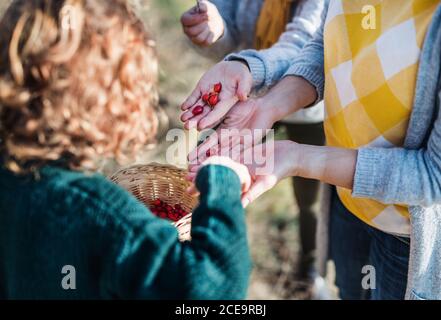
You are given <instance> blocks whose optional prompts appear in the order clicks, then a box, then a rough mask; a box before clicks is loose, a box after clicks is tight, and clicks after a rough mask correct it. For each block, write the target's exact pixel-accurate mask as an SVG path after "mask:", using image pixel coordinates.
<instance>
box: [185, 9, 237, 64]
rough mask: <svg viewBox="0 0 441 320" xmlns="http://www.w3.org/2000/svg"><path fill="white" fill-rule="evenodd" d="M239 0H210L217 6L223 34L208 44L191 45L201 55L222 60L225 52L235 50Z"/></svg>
mask: <svg viewBox="0 0 441 320" xmlns="http://www.w3.org/2000/svg"><path fill="white" fill-rule="evenodd" d="M239 1H240V0H210V1H209V2H211V3H212V4H214V5H215V6H216V8H217V11H218V13H219V14H220V15H221V17H222V19H223V28H224V30H223V34H222V36H221V37H220V38H219V39H218V40H216V42H215V43H213V44H210V45H204V46H201V45H196V44H194V43H191V45H192V47H193V48H194V49H195V50H196V51H197V52H198V53H199V54H201V55H202V56H204V57H207V58H209V59H211V60H213V61H219V60H222V59H223V58H224V57H225V56H226V55H227V54H229V53H231V52H232V51H234V50H236V49H237V47H238V45H239V31H238V28H237V25H236V12H237V8H238V5H239Z"/></svg>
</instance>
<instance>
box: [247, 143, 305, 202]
mask: <svg viewBox="0 0 441 320" xmlns="http://www.w3.org/2000/svg"><path fill="white" fill-rule="evenodd" d="M245 153H246V152H245ZM249 154H252V155H253V158H252V159H251V161H250V159H246V158H245V159H242V162H243V163H244V164H245V165H246V166H247V167H248V170H249V172H250V173H251V177H252V183H251V186H250V188H249V190H248V191H247V192H245V193H244V194H243V195H242V204H243V206H244V207H245V208H246V207H247V206H248V205H249V204H250V203H252V202H253V201H255V200H256V199H257V198H258V197H260V196H261V195H262V194H264V193H265V192H267V191H269V190H270V189H272V188H274V187H275V186H276V185H277V184H278V183H279V182H280V181H281V180H283V179H285V178H288V177H292V176H297V175H298V171H299V167H300V161H301V159H300V157H301V145H299V144H297V143H295V142H292V141H276V142H275V143H274V144H263V145H257V146H254V147H253V148H252V152H250V153H249ZM261 154H263V155H264V159H265V164H264V165H262V163H261V158H262V155H261ZM256 159H259V161H255V160H256Z"/></svg>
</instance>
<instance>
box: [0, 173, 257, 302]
mask: <svg viewBox="0 0 441 320" xmlns="http://www.w3.org/2000/svg"><path fill="white" fill-rule="evenodd" d="M39 176H40V177H39V178H38V179H36V178H34V177H30V176H27V177H23V176H21V177H18V176H15V175H13V174H12V173H10V172H8V171H6V170H0V299H1V298H3V299H242V298H245V296H246V290H247V286H248V279H249V273H250V270H251V262H250V257H249V252H248V245H247V238H246V228H245V219H244V212H243V208H242V206H241V203H240V182H239V179H238V177H237V176H236V174H235V173H234V172H233V171H231V170H230V169H228V168H226V167H222V166H208V167H205V168H203V169H202V170H201V172H200V173H199V175H198V178H197V182H196V184H197V186H198V189H199V190H200V191H201V197H200V205H199V207H198V208H197V209H196V210H195V211H194V216H193V229H192V237H193V240H192V241H191V242H187V243H180V242H179V241H178V236H177V232H176V230H175V228H174V227H173V226H171V225H170V223H169V222H167V221H165V220H161V219H158V218H156V217H154V216H153V215H152V214H151V213H150V211H149V210H148V209H147V208H146V207H144V206H143V205H142V204H141V203H140V202H138V201H137V200H136V199H135V198H134V197H133V196H131V195H130V194H129V193H127V192H126V191H124V190H122V189H121V188H119V187H118V186H116V185H114V184H113V183H111V182H109V181H108V180H106V179H105V178H104V177H102V176H100V175H85V174H83V173H77V172H72V171H65V170H62V169H56V168H45V169H43V170H41V172H40V175H39ZM66 266H67V267H66Z"/></svg>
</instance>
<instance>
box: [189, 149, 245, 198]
mask: <svg viewBox="0 0 441 320" xmlns="http://www.w3.org/2000/svg"><path fill="white" fill-rule="evenodd" d="M208 165H221V166H224V167H227V168H230V169H231V170H233V171H234V172H235V173H236V174H237V176H238V177H239V179H240V182H241V186H242V194H244V193H246V192H248V190H249V188H250V185H251V175H250V172H249V171H248V168H247V167H246V166H244V165H242V164H240V163H239V162H236V161H233V160H232V159H230V158H227V157H211V158H210V159H208V160H206V161H205V162H204V163H203V164H202V165H201V166H200V167H199V169H198V171H199V170H200V169H202V168H203V167H205V166H208ZM192 175H193V179H194V178H195V177H196V175H197V172H194V173H192ZM188 192H189V193H191V194H195V193H196V189H195V187H194V185H193V186H192V187H190V189H189V190H188Z"/></svg>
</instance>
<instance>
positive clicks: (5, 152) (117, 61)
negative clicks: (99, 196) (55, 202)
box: [0, 0, 158, 173]
mask: <svg viewBox="0 0 441 320" xmlns="http://www.w3.org/2000/svg"><path fill="white" fill-rule="evenodd" d="M0 30H1V33H0V148H1V149H0V150H1V156H0V157H1V158H2V162H3V165H4V166H6V167H7V168H8V169H9V170H11V171H14V172H17V173H25V172H29V171H33V170H38V169H39V168H41V167H43V166H45V165H50V164H56V165H58V166H62V167H65V168H68V169H71V170H93V169H95V168H96V165H97V160H98V159H102V158H108V157H115V158H116V159H119V160H124V159H127V158H131V157H133V156H134V155H135V153H136V152H138V151H139V150H140V149H141V148H142V147H143V146H144V145H146V144H147V143H150V142H152V141H153V140H154V137H155V134H156V131H157V127H158V120H157V116H156V110H155V108H156V102H157V91H156V81H157V59H156V54H155V50H154V42H153V40H151V38H150V35H149V34H148V32H147V31H146V29H145V26H144V24H143V23H142V22H141V21H140V20H139V19H138V18H137V17H136V15H135V14H134V13H133V11H132V10H131V7H130V5H129V3H128V1H127V0H32V1H28V0H15V1H13V2H12V4H11V5H10V7H9V8H8V10H7V11H6V13H5V15H4V16H3V19H2V21H1V22H0Z"/></svg>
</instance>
